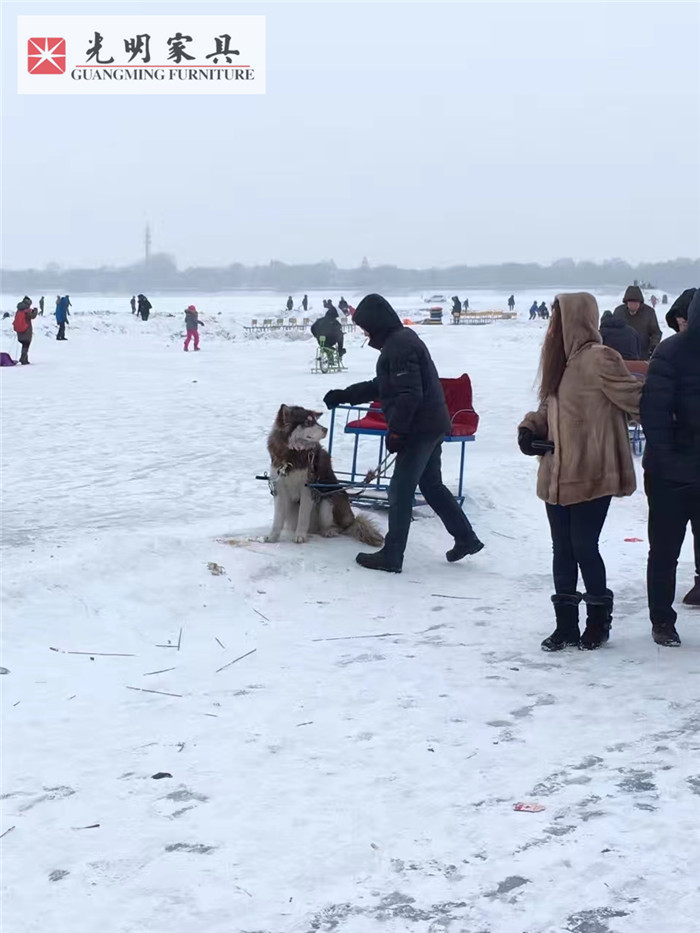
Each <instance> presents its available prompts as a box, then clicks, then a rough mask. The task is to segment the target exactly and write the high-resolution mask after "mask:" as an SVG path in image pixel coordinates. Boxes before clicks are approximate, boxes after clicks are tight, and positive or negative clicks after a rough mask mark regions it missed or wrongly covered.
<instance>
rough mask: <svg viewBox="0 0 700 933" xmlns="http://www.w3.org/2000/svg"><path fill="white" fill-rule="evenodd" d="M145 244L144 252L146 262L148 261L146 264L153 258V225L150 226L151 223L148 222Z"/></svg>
mask: <svg viewBox="0 0 700 933" xmlns="http://www.w3.org/2000/svg"><path fill="white" fill-rule="evenodd" d="M143 246H144V253H143V256H144V262H145V263H146V265H148V263H149V261H150V259H151V227H150V224H146V233H145V235H144V238H143Z"/></svg>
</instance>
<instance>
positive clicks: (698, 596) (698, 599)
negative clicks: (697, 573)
mask: <svg viewBox="0 0 700 933" xmlns="http://www.w3.org/2000/svg"><path fill="white" fill-rule="evenodd" d="M683 603H684V604H685V605H686V606H700V577H696V578H695V586H694V587H693V588H692V590H688V592H687V593H686V594H685V596H684V597H683Z"/></svg>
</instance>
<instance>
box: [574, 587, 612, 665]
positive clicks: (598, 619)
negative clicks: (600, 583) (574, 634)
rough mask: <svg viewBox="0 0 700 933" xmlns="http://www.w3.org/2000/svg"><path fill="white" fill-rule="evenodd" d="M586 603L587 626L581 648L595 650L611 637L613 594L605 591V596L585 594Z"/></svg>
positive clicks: (582, 637)
mask: <svg viewBox="0 0 700 933" xmlns="http://www.w3.org/2000/svg"><path fill="white" fill-rule="evenodd" d="M583 598H584V601H585V603H586V609H587V615H586V628H585V630H584V632H583V635H582V636H581V642H580V644H579V648H583V649H585V650H588V651H593V650H594V649H595V648H600V646H601V645H602V644H604V643H605V642H606V641H607V640H608V639H609V638H610V629H611V627H612V610H613V594H612V592H611V591H610V590H606V591H605V595H604V596H592V595H591V594H590V593H586V594H585V595H584V597H583Z"/></svg>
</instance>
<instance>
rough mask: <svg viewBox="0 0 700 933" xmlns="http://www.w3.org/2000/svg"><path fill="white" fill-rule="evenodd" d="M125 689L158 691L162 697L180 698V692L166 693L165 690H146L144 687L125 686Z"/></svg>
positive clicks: (145, 691)
mask: <svg viewBox="0 0 700 933" xmlns="http://www.w3.org/2000/svg"><path fill="white" fill-rule="evenodd" d="M126 689H127V690H140V691H141V693H160V695H161V696H164V697H180V699H182V694H181V693H166V692H165V690H147V689H146V687H127V688H126Z"/></svg>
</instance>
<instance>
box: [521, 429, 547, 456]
mask: <svg viewBox="0 0 700 933" xmlns="http://www.w3.org/2000/svg"><path fill="white" fill-rule="evenodd" d="M536 440H539V438H538V437H537V435H536V434H535V432H534V431H531V430H530V428H520V429H519V430H518V447H519V448H520V450H521V452H522V453H524V454H525V456H526V457H537V456H538V455H539V454H540V453H541V451H539V450H533V447H532V442H533V441H536Z"/></svg>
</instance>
